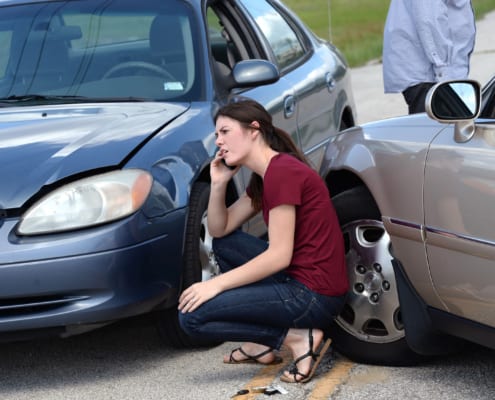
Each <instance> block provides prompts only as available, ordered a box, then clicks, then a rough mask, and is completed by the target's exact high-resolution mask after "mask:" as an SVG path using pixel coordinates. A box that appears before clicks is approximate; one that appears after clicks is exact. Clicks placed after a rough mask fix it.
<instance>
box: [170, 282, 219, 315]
mask: <svg viewBox="0 0 495 400" xmlns="http://www.w3.org/2000/svg"><path fill="white" fill-rule="evenodd" d="M218 293H220V290H218V289H217V288H216V285H215V283H214V282H213V280H209V281H205V282H198V283H195V284H193V285H191V286H189V287H188V288H187V289H186V290H184V291H183V292H182V294H181V295H180V298H179V311H181V312H183V313H186V312H191V311H194V310H196V309H197V308H198V307H199V306H200V305H201V304H203V303H204V302H206V301H208V300H210V299H212V298H213V297H215V296H216V295H217V294H218Z"/></svg>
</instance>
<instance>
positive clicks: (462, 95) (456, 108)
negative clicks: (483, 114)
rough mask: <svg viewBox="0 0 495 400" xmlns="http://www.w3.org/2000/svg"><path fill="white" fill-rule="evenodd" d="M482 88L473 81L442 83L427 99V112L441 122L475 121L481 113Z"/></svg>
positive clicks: (432, 90)
mask: <svg viewBox="0 0 495 400" xmlns="http://www.w3.org/2000/svg"><path fill="white" fill-rule="evenodd" d="M480 99H481V86H480V84H479V83H478V82H476V81H473V80H462V81H461V80H459V81H448V82H440V83H437V84H436V85H435V86H433V87H432V88H431V89H430V91H429V92H428V96H427V97H426V112H427V113H428V115H429V116H430V117H431V118H433V119H435V120H437V121H440V122H453V121H467V120H473V119H475V118H476V117H477V116H478V114H479V112H480Z"/></svg>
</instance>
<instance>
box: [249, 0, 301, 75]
mask: <svg viewBox="0 0 495 400" xmlns="http://www.w3.org/2000/svg"><path fill="white" fill-rule="evenodd" d="M241 2H242V3H243V5H244V6H245V7H246V10H247V11H248V12H249V14H250V15H251V16H252V17H253V19H254V20H255V21H256V24H257V25H258V27H259V29H260V31H261V32H262V33H263V35H264V36H265V38H266V40H267V42H268V43H269V44H270V47H271V48H272V51H273V55H274V56H275V59H276V60H277V65H278V67H279V69H280V70H284V69H286V68H288V67H289V66H291V65H293V64H295V63H296V62H298V61H299V60H300V59H302V58H303V57H304V55H305V50H304V46H303V45H302V43H301V41H300V40H299V37H298V35H297V34H296V32H295V31H294V30H293V29H292V27H291V25H289V23H288V22H287V21H286V20H285V19H284V18H283V16H282V15H281V14H280V13H279V12H278V11H277V10H276V9H275V8H273V6H272V5H271V4H269V3H268V2H266V1H260V0H242V1H241Z"/></svg>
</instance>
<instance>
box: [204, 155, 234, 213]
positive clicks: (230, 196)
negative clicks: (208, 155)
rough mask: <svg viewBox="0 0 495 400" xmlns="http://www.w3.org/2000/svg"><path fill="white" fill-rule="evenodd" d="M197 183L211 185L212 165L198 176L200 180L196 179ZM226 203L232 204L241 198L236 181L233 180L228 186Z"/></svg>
mask: <svg viewBox="0 0 495 400" xmlns="http://www.w3.org/2000/svg"><path fill="white" fill-rule="evenodd" d="M196 181H197V182H206V183H210V182H211V179H210V164H208V165H207V166H206V167H205V168H204V169H203V170H202V171H201V173H200V174H199V175H198V178H197V179H196ZM226 197H227V198H226V203H227V205H230V204H232V203H233V202H234V201H236V200H237V199H238V198H239V193H237V189H236V187H235V184H234V181H233V180H231V181H230V182H229V184H228V186H227V196H226Z"/></svg>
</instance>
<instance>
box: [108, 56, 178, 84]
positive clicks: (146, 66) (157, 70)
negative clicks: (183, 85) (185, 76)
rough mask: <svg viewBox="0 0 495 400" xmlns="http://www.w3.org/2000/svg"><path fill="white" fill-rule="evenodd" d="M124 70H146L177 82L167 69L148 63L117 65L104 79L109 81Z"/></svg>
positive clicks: (138, 62)
mask: <svg viewBox="0 0 495 400" xmlns="http://www.w3.org/2000/svg"><path fill="white" fill-rule="evenodd" d="M124 69H144V70H147V71H151V72H154V73H156V74H157V75H160V76H164V77H166V78H168V79H170V80H171V81H176V80H177V79H175V77H174V76H173V75H172V74H171V73H170V72H168V71H167V70H166V69H164V68H162V67H160V66H159V65H156V64H152V63H149V62H146V61H125V62H122V63H120V64H117V65H116V66H114V67H112V68H110V69H109V70H108V71H107V72H105V74H104V75H103V77H102V79H108V78H110V77H112V76H113V75H115V74H117V73H118V72H119V71H122V70H124Z"/></svg>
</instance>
